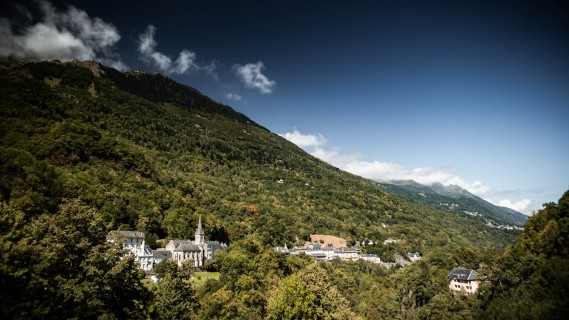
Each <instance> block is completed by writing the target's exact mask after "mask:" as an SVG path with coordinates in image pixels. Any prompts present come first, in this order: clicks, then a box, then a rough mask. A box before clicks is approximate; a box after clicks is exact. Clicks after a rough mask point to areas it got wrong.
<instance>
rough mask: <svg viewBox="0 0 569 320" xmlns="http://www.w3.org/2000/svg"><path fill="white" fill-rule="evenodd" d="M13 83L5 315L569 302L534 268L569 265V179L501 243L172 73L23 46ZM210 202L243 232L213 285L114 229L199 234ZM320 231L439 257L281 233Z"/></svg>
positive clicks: (400, 309)
mask: <svg viewBox="0 0 569 320" xmlns="http://www.w3.org/2000/svg"><path fill="white" fill-rule="evenodd" d="M0 97H1V99H0V106H1V108H0V132H1V143H0V200H1V203H0V214H1V216H0V246H1V249H2V255H1V257H2V258H1V260H0V286H1V287H0V292H1V296H0V298H1V299H0V301H1V302H0V303H1V307H2V310H1V311H2V312H1V313H0V317H2V318H21V319H27V318H42V317H43V318H73V317H75V318H87V319H90V318H100V317H103V318H118V319H125V318H133V319H138V318H148V317H150V318H164V319H184V318H187V319H361V318H367V319H415V318H417V319H427V318H437V319H438V318H444V317H447V318H453V317H455V318H460V319H468V318H478V317H482V316H488V315H490V316H493V315H498V314H500V313H499V312H498V311H499V310H500V308H501V306H503V305H505V304H506V303H507V301H508V299H509V298H511V297H514V296H516V295H519V294H520V293H521V292H522V291H523V290H524V288H526V287H528V288H529V287H531V286H536V287H537V288H541V289H540V290H542V291H534V292H536V294H539V297H538V298H539V299H541V300H539V299H537V300H536V302H535V303H536V305H535V308H534V309H535V310H534V309H532V312H533V311H535V312H536V313H535V314H544V313H548V312H550V311H551V310H559V308H560V306H564V305H563V304H562V302H561V300H559V299H557V298H558V297H560V294H565V293H566V291H564V290H566V285H559V286H557V287H555V290H556V291H554V292H549V293H544V292H543V290H545V289H543V288H542V287H540V286H542V283H540V282H539V281H540V279H541V278H539V279H538V278H535V279H534V278H527V275H528V274H539V275H540V276H541V277H542V278H544V279H546V280H547V279H553V280H557V279H560V278H556V276H553V277H552V278H548V276H549V270H551V271H555V272H557V271H559V267H560V266H562V265H564V263H566V260H563V259H566V252H565V251H563V250H562V248H564V247H566V246H563V242H562V241H564V240H562V239H565V238H564V236H566V234H567V230H565V229H566V228H565V227H564V224H563V223H565V222H564V221H565V220H567V203H566V202H567V201H566V198H567V195H566V196H565V198H564V199H565V200H563V199H562V201H560V204H559V205H558V206H557V205H553V204H551V205H550V206H549V207H548V208H547V209H545V212H546V213H545V214H543V213H542V214H539V215H537V216H536V217H532V218H531V219H530V221H529V222H528V226H527V227H526V232H525V233H524V234H523V236H522V237H521V238H520V239H521V240H518V242H517V243H516V245H515V246H514V249H511V250H510V251H508V253H506V255H505V256H504V258H500V256H501V255H502V250H503V249H504V248H506V247H507V246H508V245H511V244H513V243H514V239H515V237H516V235H518V234H519V233H518V232H515V231H505V230H499V229H494V228H489V227H487V226H485V225H484V223H483V222H481V221H479V220H477V219H472V218H470V217H468V216H464V215H457V214H456V213H453V212H448V211H442V210H437V209H435V208H432V207H430V206H428V205H426V204H421V203H418V202H413V201H409V200H405V199H403V198H400V197H398V196H395V195H393V194H391V193H388V192H386V191H384V190H382V189H381V188H378V186H377V185H376V184H375V183H373V182H370V181H367V180H365V179H363V178H360V177H356V176H353V175H350V174H348V173H345V172H342V171H340V170H338V169H336V168H334V167H332V166H330V165H328V164H326V163H324V162H322V161H320V160H318V159H316V158H314V157H312V156H310V155H308V154H307V153H305V152H304V151H302V150H301V149H300V148H298V147H296V146H295V145H293V144H292V143H290V142H288V141H286V140H285V139H283V138H281V137H279V136H278V135H276V134H274V133H271V132H270V131H268V130H267V129H265V128H263V127H262V126H260V125H258V124H256V123H254V121H252V120H251V119H248V118H247V117H246V116H245V115H242V114H240V113H238V112H236V111H235V110H233V109H231V108H230V107H228V106H225V105H223V104H220V103H219V102H216V101H213V100H211V99H209V98H207V97H205V96H203V95H201V94H200V93H199V92H198V91H197V90H195V89H192V88H189V87H186V86H183V85H180V84H177V83H175V82H174V81H172V80H170V79H168V78H165V77H163V76H161V75H157V74H148V73H144V72H131V73H120V72H118V71H116V70H114V69H109V68H106V67H104V66H101V65H99V64H97V63H93V62H75V63H60V62H38V63H24V62H21V61H10V60H7V61H2V63H1V64H0ZM280 179H282V180H283V183H278V182H277V180H280ZM555 208H556V209H555ZM548 210H549V211H548ZM555 210H557V211H555ZM547 212H550V214H549V213H547ZM554 212H557V213H554ZM200 214H201V215H202V216H203V223H204V226H205V230H206V231H205V232H206V237H207V238H209V239H212V240H221V241H227V242H229V243H230V247H229V249H228V250H227V251H225V252H222V253H221V254H220V256H219V259H218V260H217V261H216V262H215V264H212V265H208V267H207V268H208V269H209V270H216V271H219V272H221V277H220V279H219V280H208V281H207V282H206V283H205V284H204V285H201V286H191V285H190V284H189V282H188V280H189V279H190V277H191V274H192V272H193V271H194V270H190V269H188V268H182V269H177V268H175V267H173V266H172V265H165V266H164V267H163V269H162V271H161V276H162V280H161V281H159V282H158V284H157V285H156V286H154V287H150V288H148V287H146V286H144V285H143V284H142V283H141V281H140V278H141V277H143V276H144V275H143V274H141V272H139V271H137V270H136V269H135V264H134V262H133V261H132V259H130V258H127V259H122V260H121V259H120V257H121V252H120V250H118V248H116V247H114V246H113V245H112V244H111V243H108V242H107V241H106V239H105V236H106V234H107V232H108V231H110V230H114V229H122V230H140V231H144V232H145V233H146V236H147V241H148V243H150V244H151V245H155V241H156V240H157V239H172V238H191V237H192V235H193V232H194V230H195V227H196V223H197V220H198V219H197V218H198V215H200ZM544 216H545V218H543V217H544ZM539 217H542V218H539ZM551 219H553V220H555V221H556V222H555V223H553V222H552V223H549V220H551ZM564 219H565V220H564ZM553 220H552V221H553ZM550 224H551V225H550ZM311 233H319V234H331V235H335V236H341V237H344V238H347V239H348V240H349V241H351V242H352V243H355V242H356V241H362V240H363V239H366V238H368V239H372V240H374V242H379V243H381V242H382V241H383V240H385V239H387V238H393V239H400V240H401V241H400V242H398V243H396V244H393V245H390V246H382V245H376V246H371V247H366V248H363V250H364V251H366V250H367V251H368V252H374V253H377V254H379V255H380V256H381V258H382V259H383V260H390V259H393V253H395V252H401V253H403V254H405V253H406V252H410V251H418V252H420V253H421V254H423V256H424V259H423V260H421V261H420V262H418V263H415V264H412V265H411V266H409V267H406V268H405V269H403V270H389V271H388V270H385V269H383V268H381V267H379V266H377V265H374V264H372V263H368V262H365V261H358V262H353V263H348V262H342V261H339V260H335V261H331V262H326V263H321V264H314V262H313V260H311V258H309V257H306V256H302V255H301V256H288V257H287V256H284V255H280V254H277V253H274V252H273V251H272V249H271V247H272V246H274V245H282V244H283V243H288V244H293V243H302V242H304V240H306V239H308V236H309V234H311ZM524 239H525V240H524ZM559 239H561V240H559ZM559 241H561V242H559ZM512 250H514V251H512ZM515 250H521V251H520V252H522V253H524V254H516V255H512V252H517V251H515ZM547 250H549V251H547ZM542 252H543V253H544V254H546V256H541V254H542ZM546 252H549V253H546ZM525 253H528V254H527V255H525ZM558 256H563V257H565V258H559V259H561V260H558V258H556V257H558ZM524 257H527V259H529V260H528V261H533V262H535V263H534V264H531V265H530V267H528V268H530V269H527V268H526V267H522V264H521V262H520V260H516V259H518V258H523V259H525V258H524ZM547 261H550V262H547ZM533 262H532V263H533ZM508 264H509V265H508ZM457 266H463V267H469V268H476V269H478V270H479V272H480V273H481V274H483V275H488V277H489V279H492V280H490V281H489V285H488V286H489V287H488V289H487V290H485V291H484V292H483V293H482V294H481V295H480V296H475V297H474V296H473V297H464V298H460V297H459V298H455V297H454V296H452V295H451V294H450V293H449V292H448V287H447V283H446V274H447V272H448V271H449V270H450V269H451V268H453V267H457ZM503 266H512V268H513V269H504V268H503ZM516 268H517V269H516ZM524 268H525V269H524ZM528 272H529V273H528ZM563 274H564V273H560V276H563ZM493 279H499V280H500V281H499V282H498V281H494V280H493ZM528 279H529V282H527V281H526V280H528ZM532 279H533V280H532ZM507 281H510V282H507ZM547 281H549V280H547ZM565 283H566V282H565ZM524 286H526V287H524ZM533 297H534V296H531V295H528V296H527V298H528V299H530V298H533ZM555 299H557V300H555ZM540 301H541V302H540ZM549 301H552V302H551V304H547V305H546V303H549ZM514 302H515V301H514ZM514 302H511V303H514ZM532 308H533V307H532ZM539 308H543V309H539ZM556 308H557V309H556ZM538 309H539V310H538ZM539 312H542V313H539Z"/></svg>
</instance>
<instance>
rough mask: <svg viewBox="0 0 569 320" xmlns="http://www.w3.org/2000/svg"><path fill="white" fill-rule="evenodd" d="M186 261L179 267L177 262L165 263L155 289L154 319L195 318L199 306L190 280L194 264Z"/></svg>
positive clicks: (152, 315)
mask: <svg viewBox="0 0 569 320" xmlns="http://www.w3.org/2000/svg"><path fill="white" fill-rule="evenodd" d="M190 263H191V262H189V263H184V264H183V265H182V267H181V268H178V266H177V265H176V262H174V261H169V262H166V261H165V262H162V263H161V264H165V265H164V266H165V267H164V268H162V270H163V273H164V274H163V275H162V277H161V278H160V280H159V281H158V283H157V286H156V289H155V290H154V292H153V293H154V300H153V302H152V310H151V317H152V319H195V318H196V316H195V314H196V310H197V308H198V303H197V299H196V297H195V294H194V290H193V288H192V285H191V284H190V282H189V280H190V277H191V275H192V266H191V265H190Z"/></svg>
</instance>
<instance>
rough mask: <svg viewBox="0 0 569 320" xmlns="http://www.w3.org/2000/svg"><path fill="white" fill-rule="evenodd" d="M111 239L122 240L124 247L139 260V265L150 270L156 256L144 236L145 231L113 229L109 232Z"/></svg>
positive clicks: (145, 269)
mask: <svg viewBox="0 0 569 320" xmlns="http://www.w3.org/2000/svg"><path fill="white" fill-rule="evenodd" d="M108 238H109V241H119V242H122V247H123V249H124V250H127V251H128V252H129V254H131V255H132V256H134V259H135V261H137V262H138V267H139V268H140V269H142V270H144V271H149V270H151V269H152V267H153V266H154V258H153V255H152V250H151V249H150V247H149V246H148V245H146V241H145V238H144V232H140V231H111V233H109V236H108Z"/></svg>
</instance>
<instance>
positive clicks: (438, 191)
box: [379, 180, 528, 226]
mask: <svg viewBox="0 0 569 320" xmlns="http://www.w3.org/2000/svg"><path fill="white" fill-rule="evenodd" d="M379 184H380V185H381V186H382V188H384V189H387V190H388V191H390V192H392V193H394V194H397V195H399V196H401V197H404V198H406V199H410V200H415V201H418V202H422V203H426V204H428V205H431V206H433V207H435V208H438V209H443V210H447V211H453V212H457V213H465V214H469V215H475V216H476V215H479V216H480V217H482V218H485V219H488V220H490V221H489V222H490V223H492V222H493V223H494V224H495V225H515V226H523V225H524V224H525V222H526V221H527V219H528V216H527V215H525V214H522V213H520V212H517V211H515V210H512V209H510V208H506V207H501V206H497V205H495V204H493V203H490V202H488V201H486V200H484V199H482V198H480V197H478V196H476V195H474V194H472V193H470V192H468V191H467V190H465V189H463V188H461V187H459V186H457V185H448V186H445V185H443V184H441V183H434V184H432V185H430V186H427V185H423V184H420V183H418V182H416V181H414V180H392V181H388V182H379Z"/></svg>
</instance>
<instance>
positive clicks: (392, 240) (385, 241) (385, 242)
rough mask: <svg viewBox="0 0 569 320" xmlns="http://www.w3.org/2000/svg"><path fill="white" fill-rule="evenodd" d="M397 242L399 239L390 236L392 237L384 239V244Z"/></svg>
mask: <svg viewBox="0 0 569 320" xmlns="http://www.w3.org/2000/svg"><path fill="white" fill-rule="evenodd" d="M397 242H399V240H398V239H391V238H390V239H387V240H384V241H383V244H384V245H385V244H392V243H397Z"/></svg>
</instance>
